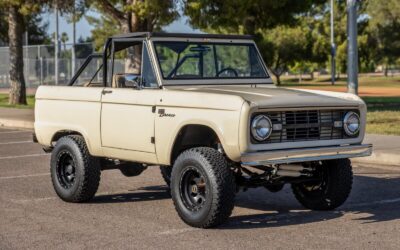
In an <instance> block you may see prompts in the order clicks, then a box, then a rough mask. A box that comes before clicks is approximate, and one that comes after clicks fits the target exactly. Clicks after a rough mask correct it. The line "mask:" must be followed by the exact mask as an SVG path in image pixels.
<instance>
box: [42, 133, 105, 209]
mask: <svg viewBox="0 0 400 250" xmlns="http://www.w3.org/2000/svg"><path fill="white" fill-rule="evenodd" d="M50 173H51V180H52V183H53V187H54V190H55V191H56V193H57V195H58V196H59V197H60V198H61V199H62V200H64V201H67V202H84V201H88V200H90V199H92V198H93V196H94V195H95V194H96V192H97V189H98V187H99V183H100V161H99V159H98V158H96V157H93V156H91V155H90V153H89V150H88V148H87V146H86V143H85V140H84V138H83V137H82V136H79V135H69V136H65V137H62V138H60V139H59V140H58V141H57V143H56V146H55V147H54V150H53V152H52V154H51V162H50Z"/></svg>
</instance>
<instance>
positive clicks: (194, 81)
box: [150, 37, 273, 86]
mask: <svg viewBox="0 0 400 250" xmlns="http://www.w3.org/2000/svg"><path fill="white" fill-rule="evenodd" d="M157 42H172V43H173V42H188V43H201V44H229V45H230V44H241V45H249V46H254V48H255V52H256V54H257V56H258V60H259V61H260V64H261V67H262V68H263V70H264V72H265V75H266V76H265V77H257V78H255V77H240V78H231V77H221V78H216V77H212V78H181V79H166V78H165V77H164V76H163V74H162V70H161V64H160V61H159V58H158V55H157V52H156V48H155V43H157ZM150 45H151V50H152V53H153V55H154V59H155V61H156V65H155V66H156V68H157V71H158V75H159V76H160V80H161V82H162V85H165V86H183V85H249V84H273V82H272V79H271V77H270V73H269V71H268V69H267V67H266V65H265V62H264V60H263V58H262V56H261V54H260V51H259V50H258V48H257V45H256V44H255V42H254V41H253V40H250V39H219V38H218V39H210V38H171V37H153V38H151V39H150Z"/></svg>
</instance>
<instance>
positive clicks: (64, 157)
mask: <svg viewBox="0 0 400 250" xmlns="http://www.w3.org/2000/svg"><path fill="white" fill-rule="evenodd" d="M56 169H57V170H56V173H57V179H58V182H59V183H60V185H61V186H62V187H63V188H65V189H69V188H71V187H72V186H73V185H74V182H75V162H74V158H73V156H72V154H71V153H70V152H69V151H68V150H63V151H61V152H60V155H59V157H57V165H56Z"/></svg>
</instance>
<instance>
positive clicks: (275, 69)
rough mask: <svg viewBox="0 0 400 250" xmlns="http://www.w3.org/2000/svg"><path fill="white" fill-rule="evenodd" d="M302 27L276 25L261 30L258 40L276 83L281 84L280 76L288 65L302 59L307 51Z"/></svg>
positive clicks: (306, 42)
mask: <svg viewBox="0 0 400 250" xmlns="http://www.w3.org/2000/svg"><path fill="white" fill-rule="evenodd" d="M304 32H305V31H304V29H303V28H302V27H287V26H278V27H276V28H274V29H270V30H267V31H264V32H262V36H263V37H262V39H260V41H259V44H258V45H259V47H260V50H261V51H263V53H262V55H263V59H264V61H265V62H266V64H267V66H268V67H269V69H270V71H271V72H272V74H273V75H274V76H275V77H276V80H277V85H280V84H281V80H280V77H281V75H282V74H283V73H284V72H285V71H287V69H288V68H289V66H293V65H294V64H295V62H298V61H301V60H303V57H304V54H305V53H306V51H307V46H308V41H307V37H306V36H305V35H304Z"/></svg>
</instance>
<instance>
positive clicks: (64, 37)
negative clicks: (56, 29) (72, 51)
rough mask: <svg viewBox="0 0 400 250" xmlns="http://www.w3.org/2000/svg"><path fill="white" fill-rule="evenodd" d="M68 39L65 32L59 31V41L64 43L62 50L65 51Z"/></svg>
mask: <svg viewBox="0 0 400 250" xmlns="http://www.w3.org/2000/svg"><path fill="white" fill-rule="evenodd" d="M68 40H69V37H68V34H67V33H66V32H63V33H61V38H60V41H61V42H62V44H63V45H64V51H67V42H68Z"/></svg>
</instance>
